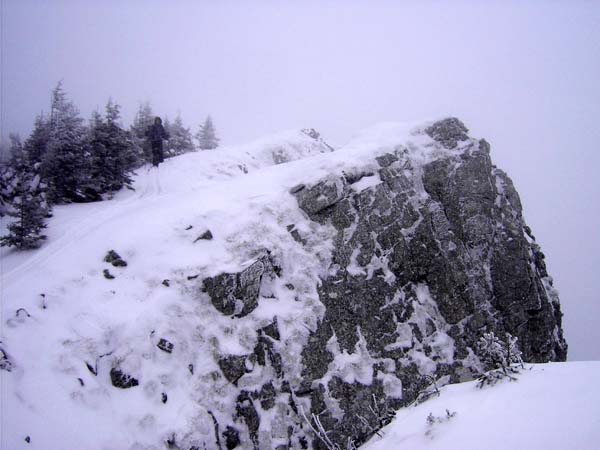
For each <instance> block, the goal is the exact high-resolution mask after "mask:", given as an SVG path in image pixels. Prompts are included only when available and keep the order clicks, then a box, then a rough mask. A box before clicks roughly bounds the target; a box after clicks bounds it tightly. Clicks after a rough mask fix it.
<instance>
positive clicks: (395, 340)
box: [203, 118, 567, 449]
mask: <svg viewBox="0 0 600 450" xmlns="http://www.w3.org/2000/svg"><path fill="white" fill-rule="evenodd" d="M467 132H468V130H467V128H466V127H465V126H464V125H463V124H462V122H460V121H459V120H458V119H455V118H450V119H445V120H443V121H440V122H437V123H434V124H432V125H431V126H429V127H427V128H425V129H424V130H423V131H422V134H421V137H423V139H424V140H425V143H424V144H422V146H421V147H419V148H416V147H415V146H412V147H411V145H410V144H407V146H404V145H400V144H402V143H398V144H399V145H398V146H396V147H395V148H394V150H393V151H390V152H388V153H383V154H381V152H380V153H379V154H376V155H374V156H373V160H372V161H371V163H370V164H367V165H366V166H368V167H364V168H357V169H356V170H355V171H354V172H352V173H338V174H330V175H329V176H327V177H326V178H325V179H323V180H320V181H318V182H316V183H313V184H312V185H310V184H308V183H306V184H299V185H298V186H296V187H294V188H293V189H292V190H291V191H290V194H292V195H294V196H295V198H296V200H297V204H298V207H299V208H300V209H301V210H302V211H303V213H304V215H305V218H304V220H298V221H297V222H296V223H295V224H289V222H286V221H282V222H281V227H282V233H281V236H282V239H284V238H289V241H290V243H289V245H294V246H298V248H300V249H301V250H302V251H303V252H311V251H313V250H312V249H313V248H314V247H313V246H315V240H316V239H317V238H315V236H313V235H312V234H311V233H308V232H307V231H306V230H307V229H309V228H307V224H309V225H310V226H314V229H326V230H328V231H327V233H326V234H325V235H324V236H327V237H326V238H324V239H331V240H332V242H330V241H327V245H328V248H331V249H332V251H331V256H330V258H329V257H328V259H327V260H326V262H325V263H323V264H324V265H328V267H325V269H327V270H323V272H319V273H321V275H320V277H321V278H320V279H317V277H318V276H319V275H314V276H313V278H310V279H309V282H311V283H312V282H314V286H311V289H309V288H307V286H306V284H304V285H302V282H300V283H298V281H297V280H296V279H293V278H292V277H291V276H290V275H289V273H286V271H285V270H286V269H285V268H286V267H287V270H288V271H289V272H294V271H295V270H296V269H298V267H297V266H298V265H299V263H298V262H297V261H295V260H293V261H289V260H288V261H286V264H282V266H284V269H282V272H281V273H280V272H279V269H278V268H277V267H275V265H274V263H273V260H272V257H271V254H270V253H269V252H263V253H261V255H259V256H258V257H257V258H255V259H254V260H253V262H252V263H250V264H249V265H247V267H246V268H245V269H243V270H242V271H240V272H237V273H225V274H220V275H217V276H215V277H212V278H207V279H204V280H203V285H204V291H205V292H206V293H207V294H208V295H209V297H210V301H211V303H212V305H213V306H214V307H215V308H216V309H217V310H218V311H220V312H221V313H222V314H224V315H227V316H231V318H232V319H234V321H235V323H241V324H244V323H247V324H249V323H252V322H251V321H252V320H253V319H252V317H253V315H252V314H251V313H252V312H253V311H254V310H255V309H256V308H257V306H258V302H259V301H261V298H262V299H263V300H264V298H265V295H263V296H261V295H260V294H261V292H260V290H261V282H262V279H263V277H264V276H269V277H272V278H271V280H277V282H278V283H279V285H280V286H279V289H280V290H279V291H278V290H277V289H274V290H273V291H272V292H274V294H273V295H274V297H273V298H272V300H273V301H274V302H276V301H277V298H276V296H277V295H282V296H285V295H288V296H292V297H293V298H294V300H292V302H296V303H295V305H303V303H302V302H303V301H307V300H306V297H303V296H306V295H311V296H312V297H311V298H314V302H315V303H316V304H319V305H318V308H315V309H313V311H314V316H313V317H312V319H314V320H313V321H312V322H311V321H310V320H309V321H307V322H305V323H302V324H296V323H294V320H293V319H290V318H289V317H288V318H286V317H285V316H284V317H280V320H279V321H278V320H277V317H275V318H274V319H273V320H272V322H269V323H268V324H267V325H265V321H264V320H265V319H264V315H262V316H261V320H262V322H261V325H260V326H255V327H254V328H251V331H250V333H251V337H250V338H248V339H250V341H249V342H251V345H249V346H248V347H246V349H247V351H245V354H243V355H222V354H219V356H217V357H216V362H217V365H218V368H219V370H220V374H222V377H221V375H220V374H218V376H215V378H214V379H215V380H222V381H223V383H224V384H226V388H227V389H229V392H230V395H231V398H232V399H233V400H232V403H231V404H229V406H228V407H227V408H224V409H223V411H225V412H224V413H223V414H222V415H221V416H220V419H219V420H220V421H221V422H220V426H221V429H222V430H223V429H225V430H226V432H224V433H223V440H224V442H225V444H226V447H227V448H238V447H239V448H244V449H249V448H254V449H255V448H277V449H285V448H294V449H296V448H315V449H325V448H334V447H335V446H338V447H339V448H346V445H347V443H348V442H349V441H351V442H353V443H354V445H356V446H359V445H360V444H362V443H363V442H365V441H366V440H367V439H368V438H369V437H371V436H372V435H373V434H374V432H375V430H377V429H379V428H381V427H382V426H383V425H385V424H386V423H388V422H389V421H390V420H391V419H392V417H393V415H394V410H396V409H398V408H399V407H402V406H406V405H408V404H410V403H412V402H413V401H415V400H416V399H417V398H422V397H423V393H424V392H425V391H426V389H427V388H428V387H429V386H430V385H431V383H432V381H433V380H442V381H441V382H457V381H460V380H464V379H468V378H469V377H471V376H473V375H474V374H476V373H478V372H479V371H480V370H481V369H482V365H481V362H480V360H479V357H478V354H477V352H478V348H477V345H476V343H477V341H478V339H479V337H480V336H481V335H482V334H483V333H484V332H490V331H493V332H494V333H495V334H496V335H498V336H502V335H503V334H504V333H506V332H508V333H511V334H512V335H513V336H517V337H518V339H519V344H520V349H521V350H522V352H523V356H524V359H525V360H527V361H530V362H545V361H562V360H565V359H566V354H567V344H566V342H565V340H564V338H563V335H562V329H561V316H562V314H561V311H560V306H559V301H558V295H557V292H556V290H555V289H554V288H553V287H552V279H551V278H550V277H549V276H548V273H547V269H546V265H545V263H544V255H543V253H542V252H541V250H540V248H539V246H538V245H537V243H536V242H535V239H534V238H533V235H532V233H531V230H530V229H529V227H527V225H526V224H525V222H524V219H523V215H522V207H521V203H520V200H519V196H518V194H517V191H516V190H515V188H514V186H513V184H512V182H511V180H510V179H509V178H508V176H507V175H506V174H505V173H504V172H502V171H501V170H499V169H497V168H496V167H495V166H493V165H492V162H491V159H490V146H489V144H488V143H487V142H486V141H484V140H475V139H472V138H470V137H469V136H468V135H467ZM423 134H424V135H425V136H429V138H430V139H429V138H426V137H425V136H423ZM413 152H416V153H418V155H417V156H413ZM419 152H422V153H419ZM427 152H428V153H427ZM423 155H426V156H423ZM296 219H299V218H298V217H296ZM296 219H294V220H296ZM301 222H303V226H301V225H300V223H301ZM286 224H287V225H286ZM318 244H322V242H319V243H318ZM317 247H318V245H317ZM288 248H289V247H288ZM282 258H285V255H284V256H283V257H282ZM290 259H291V258H290ZM275 274H276V275H277V276H280V278H275ZM292 280H293V282H294V284H296V286H294V284H292V283H291V281H292ZM275 284H277V283H275ZM284 287H285V292H284V293H282V292H283V290H284ZM307 293H308V294H307ZM317 296H318V301H317ZM315 303H313V304H312V305H313V307H314V304H315ZM306 314H307V315H310V314H312V313H311V312H307V313H306ZM246 316H247V317H246ZM246 321H247V322H246ZM254 323H256V322H254ZM280 327H281V328H280ZM298 329H303V331H302V332H301V331H298ZM294 330H295V331H294ZM304 330H309V331H304ZM294 333H295V334H294ZM291 335H293V336H295V337H294V339H290V336H291ZM298 342H304V344H298V347H294V345H295V344H296V343H298ZM223 389H225V388H223ZM215 420H216V419H215ZM261 420H262V421H265V420H266V421H268V423H267V424H264V423H261ZM319 427H322V430H324V432H325V433H326V438H324V436H321V437H319V436H318V433H315V430H316V429H318V428H319ZM266 430H269V431H266Z"/></svg>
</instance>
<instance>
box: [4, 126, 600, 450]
mask: <svg viewBox="0 0 600 450" xmlns="http://www.w3.org/2000/svg"><path fill="white" fill-rule="evenodd" d="M413 129H414V125H397V124H383V125H380V126H377V127H375V128H372V129H370V130H367V131H365V132H364V133H361V134H359V135H358V136H357V137H356V139H354V140H353V141H352V142H351V143H350V144H348V145H346V146H345V147H344V148H342V149H340V150H338V151H335V152H333V153H331V152H330V148H328V147H327V146H326V145H325V144H324V143H323V142H321V141H319V140H315V139H313V138H311V137H309V136H307V135H306V134H304V133H301V132H288V133H283V134H280V135H277V136H274V137H272V138H268V139H265V140H262V141H260V142H256V143H254V144H251V145H247V146H243V147H236V148H227V149H219V150H217V151H212V152H198V153H191V154H186V155H182V156H180V157H177V158H173V159H170V160H167V161H166V162H165V163H164V164H162V165H161V166H160V168H159V169H158V170H157V169H148V168H147V167H146V168H142V169H140V170H139V171H138V174H137V176H136V177H135V184H134V187H135V191H127V190H125V191H123V192H120V193H119V194H118V195H117V196H116V197H115V198H114V199H112V200H110V201H105V202H100V203H93V204H83V205H66V206H59V207H56V208H55V209H54V217H53V218H52V219H50V220H49V223H48V229H47V233H46V234H47V235H48V239H47V241H46V242H45V243H44V245H43V247H42V248H41V249H39V250H36V251H30V252H22V253H18V252H14V251H11V250H7V249H5V248H3V249H2V250H1V253H0V261H1V262H0V264H1V266H0V270H1V281H2V283H1V290H0V295H1V301H2V317H1V321H0V323H1V325H2V328H1V337H0V339H1V341H2V342H1V344H0V346H1V347H2V348H3V349H4V350H5V351H6V352H7V354H8V355H9V357H10V358H11V361H12V363H13V370H12V371H11V372H6V371H0V377H1V378H0V381H1V383H2V385H1V400H2V408H1V410H0V413H1V427H0V432H1V433H2V434H1V437H0V443H1V448H2V450H16V449H19V448H27V449H50V448H51V449H55V450H60V449H64V450H73V449H130V448H131V449H134V448H135V449H141V448H162V442H165V440H166V439H167V438H168V437H169V436H171V435H172V434H173V433H179V434H178V436H179V437H180V438H181V436H183V435H184V434H185V432H186V430H194V433H199V434H206V435H209V434H211V433H213V424H212V421H211V419H210V417H209V416H208V415H207V414H206V413H207V411H206V409H205V408H206V406H205V405H207V404H210V405H212V406H211V407H214V408H215V409H214V411H215V413H216V414H218V411H219V408H220V407H222V408H225V407H226V404H227V403H226V402H227V396H228V395H230V391H228V388H227V383H226V382H223V384H222V385H217V387H216V388H215V390H214V392H207V389H206V387H207V386H209V382H208V381H207V380H208V379H209V378H210V374H211V373H213V372H214V371H218V370H219V369H218V367H217V365H216V362H215V355H218V354H243V353H244V352H248V351H251V349H252V348H253V345H254V342H253V341H252V338H249V337H248V336H255V334H256V333H255V331H254V330H256V329H257V327H260V326H265V325H267V324H268V323H269V322H270V321H271V320H272V318H273V317H274V316H275V315H277V316H278V317H279V322H278V323H279V328H280V332H281V334H282V343H283V344H282V345H283V347H284V350H283V351H289V352H290V354H294V352H296V351H298V346H299V345H301V343H300V342H299V341H301V340H302V339H306V335H307V333H308V331H306V330H308V329H309V328H310V326H311V324H312V325H314V323H312V322H314V321H315V318H316V317H318V315H319V314H320V313H321V310H320V308H322V305H321V304H320V303H319V302H318V297H316V295H315V293H314V292H312V291H311V289H312V290H313V291H314V284H315V280H317V279H318V275H319V273H320V271H322V270H326V268H327V267H328V257H329V254H330V251H331V248H330V247H329V246H328V233H329V231H328V229H327V227H324V226H320V225H317V224H315V223H313V222H310V221H309V220H308V219H307V218H306V217H305V216H304V215H303V214H302V213H301V211H300V210H299V208H298V207H297V203H296V199H295V198H294V196H293V195H291V194H290V192H289V191H290V189H291V188H292V187H293V186H295V185H297V184H299V183H305V184H310V183H313V182H316V181H318V180H320V179H322V178H323V177H326V176H328V175H331V174H332V173H333V174H337V175H339V174H341V173H342V172H347V173H348V172H352V171H354V170H359V169H360V170H361V171H363V172H364V171H365V170H367V171H368V170H369V167H373V168H375V165H376V162H375V161H374V157H375V156H377V155H378V154H381V153H384V152H387V151H392V150H394V149H396V148H397V145H398V142H404V145H405V147H404V148H405V149H406V151H411V152H412V155H411V160H412V161H413V163H416V164H418V163H419V162H423V163H424V162H426V161H428V160H430V159H431V158H434V157H435V156H436V155H435V153H436V152H439V151H443V150H439V149H436V148H434V147H433V146H431V145H429V144H430V143H431V141H430V139H429V138H427V137H426V136H424V135H423V134H420V133H414V132H413ZM378 182H380V180H378V179H377V177H366V178H365V179H364V180H362V181H361V182H359V183H356V185H354V186H353V188H354V189H366V188H368V187H369V186H371V185H372V184H373V183H378ZM288 224H294V225H295V226H296V229H298V230H300V231H301V232H302V233H303V235H304V236H307V240H308V242H307V245H305V246H301V245H299V244H298V243H297V242H296V241H294V239H293V238H292V237H291V236H290V234H289V233H288V231H287V229H286V226H287V225H288ZM4 225H5V224H4ZM208 229H209V230H211V232H212V234H213V236H214V239H213V240H210V241H206V240H200V241H197V238H198V236H200V235H201V234H202V233H203V232H205V231H206V230H208ZM1 231H2V232H4V230H1ZM260 247H266V248H269V249H271V250H272V251H273V253H274V255H275V257H278V258H280V259H281V263H282V264H283V265H284V266H285V264H287V263H288V262H290V261H294V263H295V264H293V265H292V264H291V263H290V264H289V267H290V270H289V271H288V272H287V273H289V275H288V280H287V281H291V282H293V284H294V285H295V286H296V287H297V291H301V290H302V289H303V286H304V289H305V292H304V294H305V296H306V300H304V301H303V302H297V301H294V298H293V295H290V294H289V292H288V291H287V290H286V289H285V288H284V287H283V282H281V283H280V284H282V285H281V286H274V289H279V292H278V295H277V296H276V297H277V299H261V302H260V306H259V307H258V308H257V309H256V310H255V311H253V312H252V314H250V315H249V316H248V317H245V318H243V319H240V320H236V321H232V320H230V319H229V318H224V316H222V315H221V314H220V313H218V312H217V311H216V310H215V308H214V307H212V305H211V304H210V302H209V301H207V300H206V299H203V298H202V296H200V295H198V293H197V291H198V290H199V286H198V282H199V280H201V279H202V278H203V277H206V276H211V275H215V274H217V273H220V272H224V271H235V270H239V269H240V267H242V266H243V264H244V262H246V261H247V260H248V258H250V257H251V256H252V251H254V250H255V249H256V248H260ZM111 249H113V250H116V251H117V252H118V253H119V254H120V255H121V256H122V257H123V258H124V259H125V260H126V261H127V263H128V265H127V267H123V268H115V267H113V266H111V265H109V264H108V263H106V262H103V258H104V256H105V255H106V253H107V252H108V251H109V250H111ZM299 267H300V268H301V270H299V269H298V268H299ZM284 268H285V267H284ZM105 269H108V270H109V271H110V273H111V274H113V275H114V276H115V279H112V280H108V279H106V278H105V277H104V275H103V271H104V270H105ZM164 280H168V283H167V284H169V286H165V285H164V284H163V282H164ZM21 308H23V309H21ZM299 330H300V331H299ZM302 330H304V331H302ZM160 338H166V339H168V340H169V341H171V342H173V343H174V344H175V350H174V351H173V353H172V354H167V353H165V352H163V351H161V350H159V349H158V348H157V346H156V344H157V342H158V340H159V339H160ZM249 349H250V350H249ZM286 349H287V350H286ZM288 359H289V360H291V361H293V360H294V358H292V357H290V358H288ZM296 359H298V358H296ZM86 363H88V364H90V365H91V366H93V367H94V368H95V369H97V373H98V375H97V376H95V375H94V374H92V373H91V371H90V370H88V368H87V367H86ZM116 363H118V364H119V365H120V366H121V367H123V368H124V369H126V370H127V371H128V372H129V373H132V374H134V375H135V376H136V377H138V378H139V380H140V387H139V388H136V389H126V390H122V389H117V388H114V387H113V386H112V385H111V382H110V377H109V371H110V367H111V366H112V365H114V364H116ZM190 364H193V366H194V370H193V373H191V372H190V370H189V365H190ZM599 376H600V365H599V364H596V363H593V364H592V363H590V364H582V363H578V364H563V365H547V366H536V367H535V368H534V370H532V371H531V372H528V373H527V374H525V375H523V376H522V377H521V380H520V381H519V382H518V383H506V384H503V385H499V386H496V387H494V388H492V389H488V390H484V391H479V390H477V389H475V388H474V387H473V385H472V384H465V385H460V386H451V387H447V388H445V389H444V394H443V395H442V397H440V398H439V399H435V400H431V401H429V402H427V403H425V404H423V405H422V406H420V407H419V408H414V409H410V410H406V411H402V412H400V413H399V415H398V419H397V420H396V422H395V424H396V425H393V426H392V427H390V429H388V430H387V431H386V440H384V441H381V442H373V443H371V444H369V445H370V446H371V447H368V448H410V449H416V448H421V447H423V448H425V447H426V448H448V449H455V448H478V449H481V448H498V449H500V448H540V449H542V448H543V449H548V448H557V449H558V448H561V449H564V448H573V449H587V448H595V447H596V445H593V444H597V443H600V437H599V434H598V433H599V431H598V430H599V429H600V423H599V422H598V420H599V418H600V409H599V407H598V405H599V404H600V395H599V392H600V391H598V388H597V386H596V385H595V384H594V382H593V381H592V380H594V379H596V380H597V379H599ZM163 392H167V393H168V402H167V403H163V401H162V398H161V394H162V393H163ZM518 405H520V406H518ZM446 408H448V409H449V410H451V411H456V412H457V414H456V416H455V417H453V418H452V419H450V420H449V421H448V423H443V424H439V425H436V426H435V427H434V430H433V431H432V433H431V435H432V437H426V436H425V432H426V428H425V418H426V416H427V414H428V413H429V412H432V413H433V414H434V415H443V414H445V412H444V411H445V409H446ZM475 411H480V412H479V413H475ZM265 423H268V422H265ZM409 423H410V424H411V425H410V427H408V424H409ZM505 424H506V426H505ZM486 426H487V428H485V427H486ZM560 427H562V428H560ZM569 427H570V428H569ZM542 429H545V433H546V434H545V435H544V433H542ZM408 430H412V431H410V432H409V431H408ZM486 430H487V431H486ZM559 430H562V432H563V433H564V435H562V436H561V437H560V439H561V440H559V438H558V437H555V438H552V439H549V438H548V439H547V438H546V437H547V436H555V435H558V434H560V433H559ZM27 437H29V442H28V443H27V442H26V441H25V439H26V438H27ZM184 437H185V436H184ZM192 437H193V436H192ZM192 437H190V439H192ZM190 442H191V441H190ZM405 443H407V444H406V446H404V447H403V445H405ZM523 443H526V444H527V445H523ZM529 443H536V445H537V443H545V444H544V445H542V444H540V445H539V446H538V447H535V446H534V447H530V446H529ZM557 443H562V444H564V445H557ZM496 444H498V445H496ZM571 444H573V445H571ZM437 445H439V446H437ZM418 446H421V447H418Z"/></svg>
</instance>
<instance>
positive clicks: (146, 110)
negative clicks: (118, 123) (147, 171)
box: [130, 102, 155, 161]
mask: <svg viewBox="0 0 600 450" xmlns="http://www.w3.org/2000/svg"><path fill="white" fill-rule="evenodd" d="M154 117H155V116H154V112H153V111H152V106H151V105H150V102H144V103H140V106H139V108H138V112H137V113H136V114H135V117H134V119H133V124H132V125H131V128H130V131H131V134H132V135H133V143H134V145H135V153H136V155H137V158H138V159H139V160H140V161H144V160H145V161H152V149H151V148H150V143H149V142H148V140H147V139H146V130H147V129H148V127H149V126H150V125H152V124H153V123H154Z"/></svg>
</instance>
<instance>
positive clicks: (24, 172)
mask: <svg viewBox="0 0 600 450" xmlns="http://www.w3.org/2000/svg"><path fill="white" fill-rule="evenodd" d="M11 140H12V145H11V158H10V160H9V163H8V166H7V167H6V169H5V171H4V172H3V177H2V178H3V179H4V190H3V196H4V197H5V199H6V202H7V204H8V208H7V210H6V214H7V215H9V216H11V217H14V218H15V220H14V221H13V222H11V223H9V224H8V227H7V228H8V234H7V235H5V236H2V237H0V245H2V246H14V247H17V248H19V249H28V248H36V247H39V245H40V241H41V240H42V239H44V238H45V236H43V235H42V234H41V232H42V230H43V229H44V228H46V225H45V224H44V219H45V217H47V215H48V207H47V204H46V201H45V198H44V192H43V189H42V185H41V183H40V175H39V173H37V172H38V171H37V169H39V163H34V164H32V163H31V160H30V157H29V155H28V154H27V151H26V150H25V149H24V147H23V146H22V145H21V142H20V139H18V137H16V136H11Z"/></svg>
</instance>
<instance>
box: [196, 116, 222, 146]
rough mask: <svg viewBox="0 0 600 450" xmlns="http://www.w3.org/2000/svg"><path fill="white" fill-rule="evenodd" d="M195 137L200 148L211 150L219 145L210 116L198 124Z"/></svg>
mask: <svg viewBox="0 0 600 450" xmlns="http://www.w3.org/2000/svg"><path fill="white" fill-rule="evenodd" d="M196 139H197V140H198V147H199V148H201V149H202V150H212V149H215V148H217V147H218V146H219V139H218V138H217V135H216V132H215V127H214V125H213V122H212V119H211V117H210V116H208V117H207V118H206V120H205V121H204V124H203V125H200V129H199V130H198V133H197V134H196Z"/></svg>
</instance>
